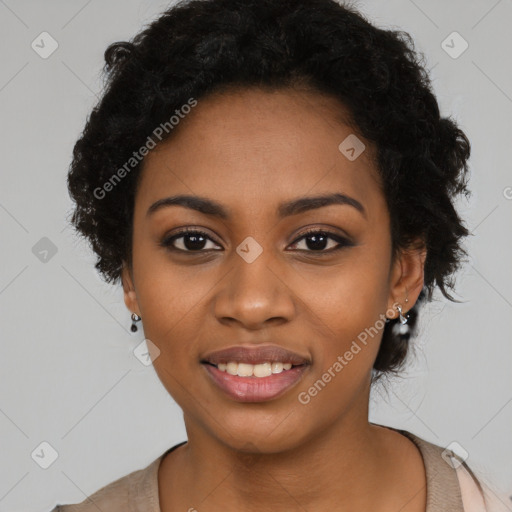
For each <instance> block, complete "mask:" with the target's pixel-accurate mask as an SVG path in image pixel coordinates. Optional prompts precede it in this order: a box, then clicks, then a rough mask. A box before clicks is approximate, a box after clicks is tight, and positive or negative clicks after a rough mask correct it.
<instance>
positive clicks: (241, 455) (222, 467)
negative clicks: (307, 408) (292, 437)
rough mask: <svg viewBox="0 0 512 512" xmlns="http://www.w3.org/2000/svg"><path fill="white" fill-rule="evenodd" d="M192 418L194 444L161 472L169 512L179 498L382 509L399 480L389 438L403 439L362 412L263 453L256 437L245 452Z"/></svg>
mask: <svg viewBox="0 0 512 512" xmlns="http://www.w3.org/2000/svg"><path fill="white" fill-rule="evenodd" d="M363 412H364V411H363ZM185 423H186V425H187V433H188V439H189V440H188V443H187V444H185V445H184V446H182V447H180V448H179V449H178V450H177V451H180V450H181V453H179V454H177V457H176V458H175V460H174V465H173V467H172V468H171V467H169V468H168V471H167V472H166V473H164V474H163V476H162V482H163V486H164V487H165V489H163V490H162V491H161V496H163V497H162V503H161V507H162V511H164V512H165V511H166V510H173V509H174V508H173V507H175V505H176V504H179V505H180V506H181V507H185V508H183V510H189V509H191V510H194V509H197V510H199V511H200V510H208V511H216V510H236V509H237V508H238V509H242V510H244V511H247V512H253V511H260V510H286V511H288V510H295V509H297V510H304V509H305V510H308V511H313V510H328V509H331V510H382V508H381V507H382V505H383V497H384V496H386V493H389V490H388V487H390V484H391V482H392V480H391V476H389V475H390V471H389V469H390V468H389V464H390V459H391V458H392V457H393V454H392V449H390V446H389V440H390V439H389V436H390V434H391V435H395V436H399V437H403V436H401V435H400V434H397V433H394V432H392V431H390V430H389V429H386V428H383V427H380V426H376V425H372V424H370V423H369V422H368V415H367V414H366V416H364V415H362V414H360V415H359V419H358V421H354V418H350V421H348V418H341V419H339V420H338V421H337V422H336V423H334V424H331V426H330V427H329V429H327V430H324V431H323V432H322V434H321V435H320V436H316V437H314V438H311V439H308V440H306V441H304V442H303V443H301V444H300V446H298V447H295V448H292V449H288V450H286V451H280V452H276V451H273V452H272V453H261V452H260V451H259V450H258V448H257V444H256V443H254V449H252V450H249V451H241V450H240V449H234V448H233V447H231V446H228V445H226V444H225V443H223V442H221V441H220V440H219V439H218V438H216V437H213V436H212V435H211V434H210V433H207V432H205V431H204V429H202V428H200V427H197V426H196V425H195V424H193V423H191V422H190V421H188V422H187V418H186V419H185ZM395 462H396V459H395ZM393 476H394V477H395V478H396V473H395V474H394V475H393ZM169 500H171V502H172V504H173V507H170V506H169V507H168V508H166V507H165V506H164V505H165V503H170V501H169Z"/></svg>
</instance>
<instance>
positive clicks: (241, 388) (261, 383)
mask: <svg viewBox="0 0 512 512" xmlns="http://www.w3.org/2000/svg"><path fill="white" fill-rule="evenodd" d="M203 366H204V367H205V368H206V371H207V372H208V375H209V376H210V377H211V379H212V380H213V382H214V383H215V384H216V385H217V386H218V387H219V388H220V389H221V390H222V391H224V392H225V393H226V394H227V395H228V396H229V397H231V398H232V399H233V400H236V401H238V402H265V401H267V400H272V399H274V398H277V397H278V396H280V395H282V394H283V393H284V392H285V391H287V390H288V389H290V388H291V387H293V386H294V385H295V384H297V382H299V380H300V379H301V377H302V374H303V373H304V372H305V371H306V368H307V366H308V365H306V364H304V365H302V366H293V367H292V368H290V369H289V370H283V371H282V372H281V373H273V374H272V375H269V376H268V377H239V376H238V375H231V374H229V373H228V372H223V371H221V370H219V369H218V368H217V367H216V366H212V365H211V364H204V363H203Z"/></svg>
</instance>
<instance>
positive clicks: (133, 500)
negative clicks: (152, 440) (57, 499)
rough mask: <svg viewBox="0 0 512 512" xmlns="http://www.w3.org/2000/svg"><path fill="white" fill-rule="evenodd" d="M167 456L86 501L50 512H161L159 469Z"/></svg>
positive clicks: (112, 484) (113, 483)
mask: <svg viewBox="0 0 512 512" xmlns="http://www.w3.org/2000/svg"><path fill="white" fill-rule="evenodd" d="M165 453H167V452H165ZM165 453H164V454H162V455H160V456H159V457H158V458H157V459H155V460H153V461H152V462H151V463H150V464H149V465H148V466H146V467H145V468H143V469H139V470H137V471H133V472H131V473H130V474H128V475H126V476H123V477H121V478H119V479H117V480H115V481H114V482H112V483H110V484H108V485H106V486H105V487H102V488H101V489H99V490H98V491H96V492H95V493H94V494H92V495H91V496H89V497H88V498H86V499H85V500H84V501H82V502H80V503H76V504H68V505H57V506H56V507H55V508H54V509H52V511H51V512H93V511H94V512H98V510H104V511H105V512H106V511H108V512H139V510H140V511H142V510H143V511H144V512H160V510H159V507H158V468H159V465H160V461H161V459H162V458H163V457H164V455H165Z"/></svg>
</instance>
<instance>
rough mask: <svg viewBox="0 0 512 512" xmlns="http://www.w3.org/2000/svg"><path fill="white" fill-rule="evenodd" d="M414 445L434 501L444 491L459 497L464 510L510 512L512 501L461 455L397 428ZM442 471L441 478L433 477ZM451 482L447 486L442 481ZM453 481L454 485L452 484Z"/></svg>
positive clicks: (440, 497) (470, 511)
mask: <svg viewBox="0 0 512 512" xmlns="http://www.w3.org/2000/svg"><path fill="white" fill-rule="evenodd" d="M401 433H402V434H404V435H406V437H408V438H409V439H411V440H412V441H413V442H414V443H415V444H416V446H418V448H419V450H420V452H421V454H422V456H423V460H424V462H425V469H426V473H427V477H429V476H430V477H431V478H429V481H428V485H430V486H431V492H430V494H431V495H432V497H434V493H435V494H436V501H437V500H439V501H440V502H441V501H442V500H444V499H446V498H447V497H448V496H447V495H448V493H451V494H456V495H457V496H458V497H460V500H461V502H462V505H463V510H464V512H512V501H510V499H509V497H508V496H506V495H505V493H504V492H503V491H501V490H499V489H498V488H497V487H496V486H494V485H493V484H492V483H490V482H488V481H486V480H485V479H484V478H483V476H481V475H478V473H475V471H474V470H473V469H472V468H471V467H470V466H469V465H468V464H467V462H466V461H465V459H464V458H462V457H461V456H460V455H458V454H457V453H455V452H454V451H453V450H451V449H450V448H449V447H447V448H443V447H442V446H438V445H436V444H434V443H431V442H429V441H426V440H425V439H422V438H420V437H418V436H416V435H414V434H411V433H410V432H407V431H403V430H402V431H401ZM440 475H443V478H442V480H443V481H444V482H443V483H442V482H441V481H440V479H439V478H436V477H438V476H440ZM448 482H451V485H450V486H449V487H450V489H448V486H446V483H448ZM453 484H455V486H454V485H453Z"/></svg>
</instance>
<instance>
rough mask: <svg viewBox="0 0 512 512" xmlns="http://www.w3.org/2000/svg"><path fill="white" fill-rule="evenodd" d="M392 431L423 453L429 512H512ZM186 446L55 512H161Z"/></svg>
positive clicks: (424, 444)
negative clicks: (177, 457) (168, 460)
mask: <svg viewBox="0 0 512 512" xmlns="http://www.w3.org/2000/svg"><path fill="white" fill-rule="evenodd" d="M382 426H383V425H382ZM387 428H392V427H387ZM392 430H395V431H396V432H399V433H400V434H402V435H404V436H406V437H408V438H409V439H410V440H411V441H412V442H413V443H414V444H415V445H416V446H417V447H418V448H419V450H420V452H421V455H422V457H423V461H424V464H425V473H426V476H427V508H426V511H425V512H446V511H450V512H467V511H470V512H473V511H475V512H489V511H491V510H493V511H494V510H512V509H509V508H508V507H507V508H503V509H501V508H499V509H498V508H492V509H491V508H489V504H488V502H487V501H485V505H484V501H483V499H482V498H481V495H480V493H479V490H478V489H479V487H478V486H479V485H480V483H477V482H478V480H477V479H476V477H475V476H474V475H473V473H472V472H471V470H470V468H469V467H468V466H467V465H466V464H465V463H464V462H463V461H462V460H461V459H460V458H458V457H457V456H455V455H454V454H453V452H449V454H451V455H453V456H454V457H455V459H456V460H458V461H459V463H454V464H449V463H448V462H447V455H446V451H445V449H444V448H441V447H440V446H437V445H435V444H432V443H429V442H428V441H425V440H423V439H421V438H419V437H417V436H415V435H414V434H411V433H410V432H407V431H406V430H398V429H395V428H392ZM185 443H186V441H183V442H181V443H179V444H177V445H175V446H173V447H172V448H169V449H168V450H167V451H165V452H164V453H163V454H162V455H161V456H160V457H158V458H157V459H156V460H154V461H153V462H152V463H151V464H149V466H147V467H146V468H144V469H139V470H137V471H134V472H132V473H130V474H128V475H126V476H124V477H122V478H119V479H118V480H116V481H114V482H112V483H110V484H109V485H107V486H105V487H103V488H101V489H100V490H98V491H96V492H95V493H94V494H93V495H91V496H90V497H89V498H87V499H86V500H84V501H83V502H81V503H79V504H75V505H58V506H56V507H55V508H54V509H53V510H52V511H51V512H98V510H101V511H102V512H161V510H160V505H159V497H158V468H159V466H160V462H161V460H162V459H163V458H164V457H165V455H167V453H169V452H171V451H172V450H175V449H176V448H178V447H179V446H181V445H183V444H185ZM443 452H444V458H443ZM457 466H459V467H458V469H456V467H457ZM482 486H483V484H482ZM483 487H484V490H485V489H487V488H486V487H485V486H483ZM461 489H462V490H463V493H462V494H464V501H463V497H462V494H461ZM463 503H464V505H463Z"/></svg>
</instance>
